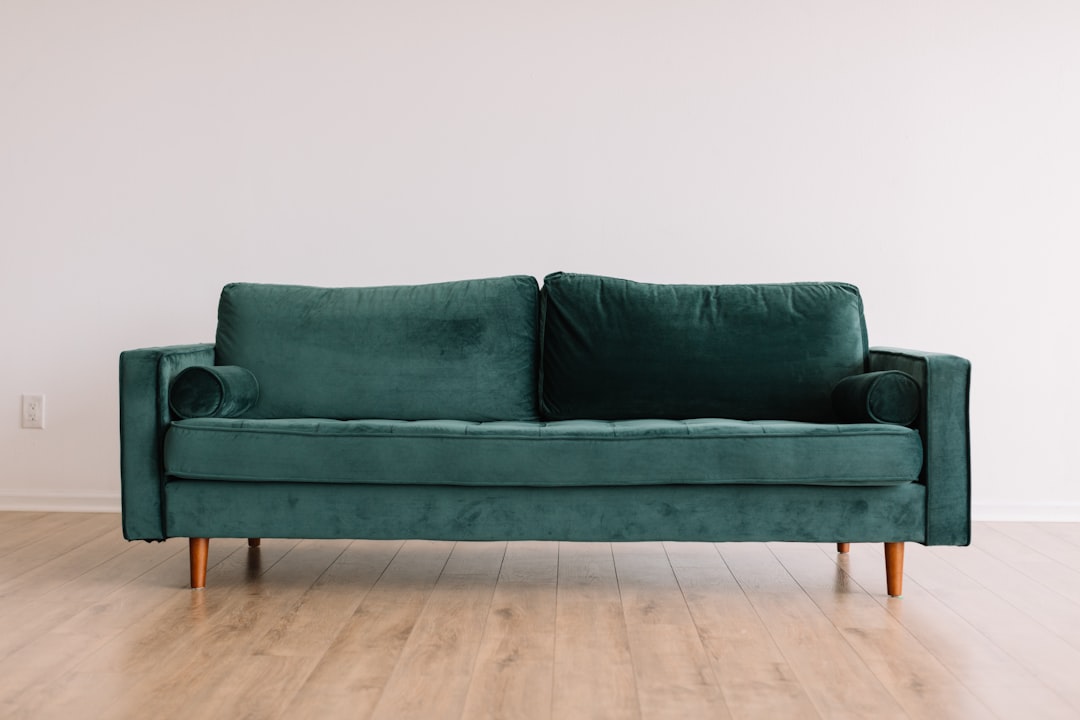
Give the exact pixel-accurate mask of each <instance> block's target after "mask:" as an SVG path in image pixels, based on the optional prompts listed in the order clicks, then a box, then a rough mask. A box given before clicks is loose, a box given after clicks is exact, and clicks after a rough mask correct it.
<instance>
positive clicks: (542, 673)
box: [0, 513, 1080, 720]
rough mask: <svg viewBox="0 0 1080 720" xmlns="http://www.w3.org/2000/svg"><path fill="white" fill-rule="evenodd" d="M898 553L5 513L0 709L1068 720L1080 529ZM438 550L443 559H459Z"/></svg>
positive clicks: (118, 714)
mask: <svg viewBox="0 0 1080 720" xmlns="http://www.w3.org/2000/svg"><path fill="white" fill-rule="evenodd" d="M974 539H975V543H974V546H973V547H970V548H947V547H946V548H929V549H928V548H923V547H921V546H919V545H917V544H909V545H908V551H907V558H906V570H907V577H906V582H905V597H904V598H903V599H901V600H897V599H892V598H888V597H886V596H885V595H884V593H883V589H882V584H883V583H882V577H883V572H884V571H883V556H882V548H881V546H880V545H879V544H872V545H861V544H855V545H853V546H852V551H851V553H850V554H848V555H844V556H839V555H837V554H836V553H835V548H834V547H833V546H831V545H830V546H824V545H800V544H779V543H777V544H759V543H747V544H730V545H728V544H722V545H711V544H705V543H666V544H659V543H632V544H626V545H617V544H616V545H612V544H608V543H561V544H560V543H457V544H455V543H439V542H426V541H409V542H405V543H398V542H386V541H355V542H350V541H315V540H310V541H296V540H275V539H272V538H268V539H264V542H263V545H262V547H261V548H259V549H257V550H249V549H248V548H247V546H246V545H247V544H246V542H245V541H244V540H243V539H236V540H214V541H212V542H211V546H210V570H209V573H208V578H207V579H208V587H207V589H206V590H203V591H191V590H190V589H188V588H187V552H186V549H187V544H186V540H185V539H175V540H170V541H168V542H166V543H159V544H144V543H127V542H126V541H124V540H123V539H122V537H121V535H120V532H119V516H117V515H111V516H110V515H102V514H61V513H26V514H20V513H0V547H3V548H5V550H3V551H0V571H2V570H4V569H6V570H7V571H9V574H7V575H4V574H3V573H2V572H0V717H4V718H5V719H6V718H16V719H17V718H32V719H33V720H41V719H43V718H44V719H45V720H48V719H49V718H63V719H64V720H70V718H80V719H82V718H86V719H87V720H92V719H94V718H113V719H122V720H128V719H129V718H131V719H134V718H138V719H139V720H142V719H143V718H146V717H153V718H155V720H157V719H161V720H166V719H168V718H189V717H199V716H207V717H225V716H227V717H238V718H244V717H251V718H266V719H267V720H271V719H274V718H289V719H290V720H291V719H292V718H299V719H301V720H303V719H304V718H319V720H322V719H323V718H334V717H350V718H353V717H355V718H371V717H410V716H412V717H425V718H440V717H448V718H459V717H460V718H504V717H505V718H519V717H520V718H557V719H558V720H564V719H566V720H575V719H576V718H603V717H612V718H626V717H629V718H637V717H640V718H645V719H646V720H648V719H650V718H662V717H694V718H697V717H703V718H723V717H732V718H736V719H738V718H760V717H769V718H772V717H785V718H786V717H798V718H814V717H830V718H831V717H841V718H842V717H875V718H881V717H884V718H888V717H910V718H919V717H935V718H938V717H941V718H949V717H978V718H982V717H1001V718H1014V717H1021V718H1040V720H1041V719H1042V718H1074V717H1077V716H1080V684H1078V683H1076V681H1075V668H1076V667H1077V666H1080V648H1078V647H1077V645H1078V644H1080V635H1077V631H1076V628H1075V627H1074V626H1080V623H1076V622H1075V620H1074V618H1076V617H1077V616H1078V615H1080V613H1078V611H1077V609H1078V608H1080V602H1078V600H1080V596H1078V593H1080V584H1078V582H1080V581H1078V576H1080V569H1077V567H1078V563H1077V557H1078V553H1080V544H1078V542H1077V541H1078V540H1080V524H1065V523H1048V524H1042V523H991V524H984V523H977V524H976V526H975V534H974ZM451 553H452V554H451Z"/></svg>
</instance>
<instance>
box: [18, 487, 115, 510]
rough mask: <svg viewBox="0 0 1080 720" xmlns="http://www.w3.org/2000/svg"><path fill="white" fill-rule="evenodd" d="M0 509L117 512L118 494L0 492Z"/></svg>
mask: <svg viewBox="0 0 1080 720" xmlns="http://www.w3.org/2000/svg"><path fill="white" fill-rule="evenodd" d="M0 510H22V511H31V512H106V513H118V512H120V496H119V495H72V494H67V493H65V494H62V495H61V494H44V493H13V492H0Z"/></svg>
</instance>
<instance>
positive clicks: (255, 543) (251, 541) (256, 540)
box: [248, 538, 262, 547]
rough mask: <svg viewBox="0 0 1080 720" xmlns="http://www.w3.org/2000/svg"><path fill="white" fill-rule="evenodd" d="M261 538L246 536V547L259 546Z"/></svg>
mask: <svg viewBox="0 0 1080 720" xmlns="http://www.w3.org/2000/svg"><path fill="white" fill-rule="evenodd" d="M261 542H262V538H248V547H259V544H260V543H261Z"/></svg>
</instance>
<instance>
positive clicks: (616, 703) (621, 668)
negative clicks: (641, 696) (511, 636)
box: [551, 543, 641, 720]
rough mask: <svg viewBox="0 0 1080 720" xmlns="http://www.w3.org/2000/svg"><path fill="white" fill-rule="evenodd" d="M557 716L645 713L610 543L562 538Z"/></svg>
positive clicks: (619, 719)
mask: <svg viewBox="0 0 1080 720" xmlns="http://www.w3.org/2000/svg"><path fill="white" fill-rule="evenodd" d="M558 583H559V586H558V599H557V609H556V618H555V679H554V685H553V702H552V713H551V716H552V718H556V719H558V720H561V719H562V718H596V719H599V718H612V719H613V720H623V719H632V718H639V717H641V706H640V704H639V703H638V696H637V687H636V683H635V680H634V664H633V661H632V659H631V655H630V641H629V639H628V637H627V630H626V618H625V616H624V615H623V609H622V599H621V598H620V597H619V584H618V580H617V578H616V575H615V563H614V559H613V558H612V554H611V545H610V544H608V543H560V544H559V580H558Z"/></svg>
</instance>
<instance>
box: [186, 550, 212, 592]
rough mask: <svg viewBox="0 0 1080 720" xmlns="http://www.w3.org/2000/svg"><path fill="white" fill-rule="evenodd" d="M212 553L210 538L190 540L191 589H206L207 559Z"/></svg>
mask: <svg viewBox="0 0 1080 720" xmlns="http://www.w3.org/2000/svg"><path fill="white" fill-rule="evenodd" d="M209 553H210V538H190V539H189V540H188V555H189V556H190V557H191V589H192V590H201V589H202V588H204V587H206V558H207V557H208V555H209Z"/></svg>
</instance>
